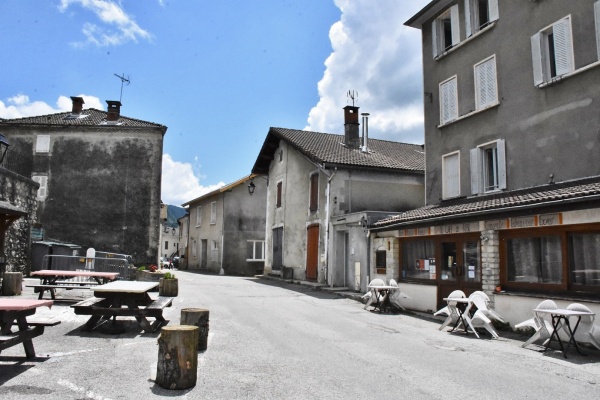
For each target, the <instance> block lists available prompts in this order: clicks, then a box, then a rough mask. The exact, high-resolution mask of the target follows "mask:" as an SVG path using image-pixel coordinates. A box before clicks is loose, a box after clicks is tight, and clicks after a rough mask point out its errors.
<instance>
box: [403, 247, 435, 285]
mask: <svg viewBox="0 0 600 400" xmlns="http://www.w3.org/2000/svg"><path fill="white" fill-rule="evenodd" d="M402 271H403V272H402V277H403V278H412V279H435V278H434V277H435V243H434V242H433V241H432V240H415V241H412V240H411V241H405V242H404V243H403V244H402ZM432 274H433V275H432Z"/></svg>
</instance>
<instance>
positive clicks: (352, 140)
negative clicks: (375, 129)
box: [344, 106, 360, 149]
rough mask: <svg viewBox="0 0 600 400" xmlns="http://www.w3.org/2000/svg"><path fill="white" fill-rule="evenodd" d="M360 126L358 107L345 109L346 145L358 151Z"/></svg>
mask: <svg viewBox="0 0 600 400" xmlns="http://www.w3.org/2000/svg"><path fill="white" fill-rule="evenodd" d="M359 125H360V124H359V123H358V107H355V106H346V107H344V133H345V137H344V144H345V145H346V146H347V147H349V148H351V149H358V148H359V147H360V135H359V134H358V126H359Z"/></svg>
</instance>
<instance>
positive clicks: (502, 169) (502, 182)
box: [496, 139, 506, 189]
mask: <svg viewBox="0 0 600 400" xmlns="http://www.w3.org/2000/svg"><path fill="white" fill-rule="evenodd" d="M496 151H497V157H498V189H506V143H505V140H504V139H498V142H496Z"/></svg>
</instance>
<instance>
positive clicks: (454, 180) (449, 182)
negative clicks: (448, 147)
mask: <svg viewBox="0 0 600 400" xmlns="http://www.w3.org/2000/svg"><path fill="white" fill-rule="evenodd" d="M443 193H444V198H445V199H448V198H451V197H457V196H458V195H459V194H460V182H459V166H458V154H452V155H449V156H446V157H444V181H443Z"/></svg>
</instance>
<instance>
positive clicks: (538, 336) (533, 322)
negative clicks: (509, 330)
mask: <svg viewBox="0 0 600 400" xmlns="http://www.w3.org/2000/svg"><path fill="white" fill-rule="evenodd" d="M536 308H537V309H541V310H556V309H557V308H558V307H556V303H555V302H554V300H544V301H542V302H541V303H540V304H538V306H537V307H536ZM524 327H531V328H533V329H535V333H534V334H533V336H531V337H530V338H529V340H527V341H526V342H525V343H523V344H522V345H521V347H526V346H528V345H530V344H531V343H533V342H535V341H537V340H543V341H544V342H543V344H542V345H544V346H545V345H546V343H548V341H549V340H550V337H551V336H552V329H553V328H552V323H551V322H550V321H548V320H546V319H545V318H544V314H539V315H538V314H537V313H536V312H535V311H534V313H533V318H531V319H528V320H527V321H523V322H521V323H518V324H517V325H515V328H517V329H519V328H524Z"/></svg>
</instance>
